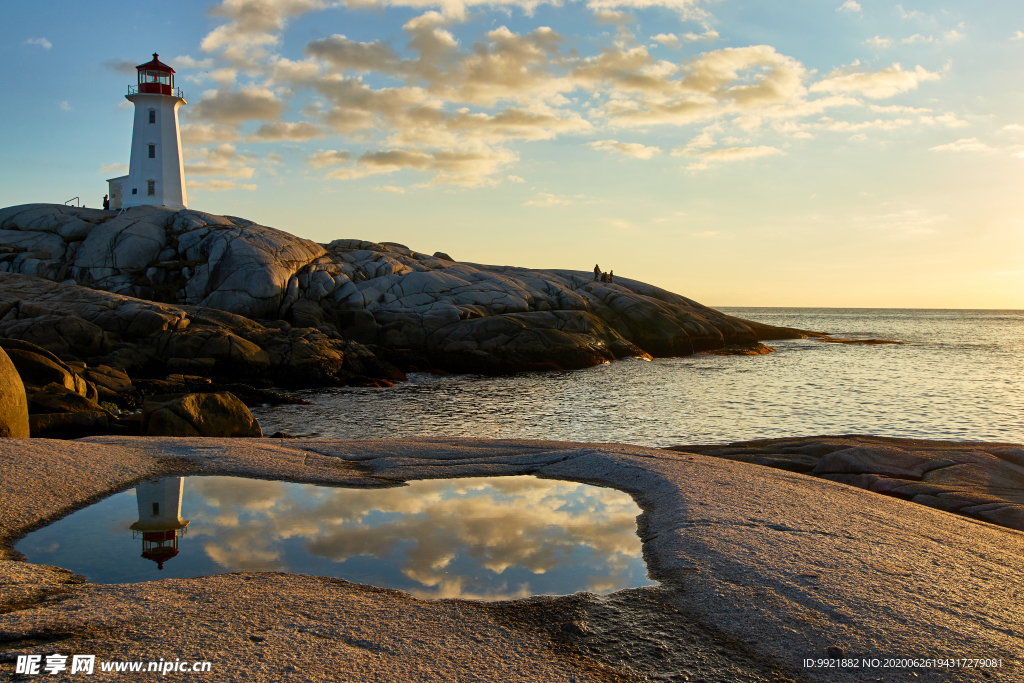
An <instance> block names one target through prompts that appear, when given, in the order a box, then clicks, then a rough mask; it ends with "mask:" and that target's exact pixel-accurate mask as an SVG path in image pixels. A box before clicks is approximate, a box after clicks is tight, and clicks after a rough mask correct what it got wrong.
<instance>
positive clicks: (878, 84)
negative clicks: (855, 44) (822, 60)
mask: <svg viewBox="0 0 1024 683" xmlns="http://www.w3.org/2000/svg"><path fill="white" fill-rule="evenodd" d="M858 66H859V65H858V64H857V63H856V62H855V63H854V64H853V65H851V66H850V67H844V68H842V69H836V70H835V71H832V72H831V73H829V74H828V75H827V76H825V78H824V79H823V80H821V81H818V82H817V83H815V84H814V85H812V86H811V88H810V90H811V92H829V93H851V94H859V95H863V96H864V97H867V98H870V99H873V100H877V99H884V98H886V97H892V96H893V95H898V94H899V93H902V92H907V91H908V90H914V89H916V88H917V86H918V85H919V84H921V83H923V82H925V81H936V80H938V79H939V74H937V73H933V72H931V71H928V70H927V69H925V68H924V67H922V66H920V65H918V66H917V67H916V68H915V69H914V70H913V71H904V70H903V68H902V67H901V66H900V65H899V63H898V62H897V63H893V65H892V66H890V67H888V68H885V69H882V70H880V71H874V72H870V71H857V70H855V69H856V68H857V67H858Z"/></svg>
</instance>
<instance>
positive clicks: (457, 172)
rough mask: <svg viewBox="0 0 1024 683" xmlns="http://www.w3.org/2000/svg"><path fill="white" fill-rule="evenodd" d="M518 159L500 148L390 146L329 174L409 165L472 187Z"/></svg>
mask: <svg viewBox="0 0 1024 683" xmlns="http://www.w3.org/2000/svg"><path fill="white" fill-rule="evenodd" d="M518 159H519V157H518V156H517V155H516V154H515V153H513V152H509V151H507V150H502V149H489V148H481V149H469V150H430V151H427V150H419V149H408V150H404V149H390V150H385V151H379V152H366V153H364V154H362V155H360V156H359V158H358V159H356V163H355V166H354V167H353V168H348V169H340V170H337V171H332V172H330V173H328V177H331V178H337V179H340V180H351V179H355V178H363V177H366V176H370V175H378V174H387V173H395V172H396V171H401V170H405V169H410V170H415V171H427V172H432V173H434V177H433V178H432V180H431V182H432V183H434V184H453V185H465V186H469V187H472V186H478V185H485V184H493V182H492V181H489V176H491V175H493V174H494V173H496V172H497V171H498V170H500V169H501V168H502V167H503V166H506V165H508V164H510V163H512V162H514V161H517V160H518Z"/></svg>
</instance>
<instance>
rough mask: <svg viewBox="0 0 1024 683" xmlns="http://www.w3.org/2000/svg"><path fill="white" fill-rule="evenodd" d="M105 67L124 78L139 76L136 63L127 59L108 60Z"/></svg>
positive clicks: (104, 64)
mask: <svg viewBox="0 0 1024 683" xmlns="http://www.w3.org/2000/svg"><path fill="white" fill-rule="evenodd" d="M103 67H104V68H106V69H110V70H111V71H113V72H114V73H119V74H121V75H123V76H135V75H136V74H138V71H137V70H136V68H135V62H129V61H128V60H127V59H116V58H112V59H108V60H106V61H105V62H103Z"/></svg>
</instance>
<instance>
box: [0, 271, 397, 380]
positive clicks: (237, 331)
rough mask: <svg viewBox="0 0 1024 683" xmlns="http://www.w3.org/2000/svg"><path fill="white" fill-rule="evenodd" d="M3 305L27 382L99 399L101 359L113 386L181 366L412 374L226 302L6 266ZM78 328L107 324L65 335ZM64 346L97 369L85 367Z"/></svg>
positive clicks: (278, 375) (5, 337)
mask: <svg viewBox="0 0 1024 683" xmlns="http://www.w3.org/2000/svg"><path fill="white" fill-rule="evenodd" d="M0 311H2V312H3V313H4V314H3V316H2V317H0V347H3V348H5V349H6V350H7V351H8V354H9V355H11V359H12V361H13V362H14V364H15V366H16V367H18V369H19V372H21V374H22V378H23V379H24V380H25V383H26V384H27V385H31V386H33V387H42V386H45V385H46V384H49V383H50V382H57V383H60V384H63V385H64V386H66V387H67V388H68V389H72V390H75V391H78V392H79V393H81V394H82V395H83V396H87V397H88V398H91V399H93V400H95V398H94V394H90V392H94V393H95V392H97V390H96V388H95V385H94V384H93V381H92V379H91V378H92V377H97V378H98V376H99V374H100V373H99V371H98V370H96V368H99V367H100V366H106V367H107V368H108V369H107V370H105V371H103V373H102V374H103V375H104V376H105V378H104V379H97V381H100V384H102V385H105V391H107V390H109V391H110V392H112V393H121V392H123V391H125V390H126V388H127V386H128V385H129V384H130V380H129V376H131V377H140V378H154V379H162V378H164V377H165V376H166V375H167V374H169V373H171V374H173V373H179V374H180V373H182V372H185V373H186V374H190V375H194V374H203V375H207V376H210V377H212V378H215V379H219V380H222V381H224V382H240V381H249V382H250V383H251V382H257V383H266V382H269V383H271V384H278V385H280V386H285V387H315V386H341V385H345V384H358V385H366V384H373V383H374V382H377V381H379V382H391V381H395V380H401V379H404V375H403V374H402V373H401V372H399V371H398V370H397V369H396V368H395V367H394V366H393V365H391V364H390V363H388V362H385V361H382V360H381V359H379V358H378V357H377V356H376V355H375V354H374V353H373V352H372V351H371V350H370V349H368V348H367V347H365V346H363V345H362V344H360V343H358V342H355V341H351V340H346V339H341V338H340V337H339V336H338V335H337V334H336V333H334V334H331V333H330V331H329V330H328V331H326V332H325V331H321V330H317V329H313V328H293V327H291V326H290V325H288V324H287V323H283V322H281V323H279V324H276V325H268V326H265V325H263V324H261V323H259V322H256V321H254V320H251V319H249V318H245V317H242V316H239V315H236V314H232V313H227V312H225V311H221V310H217V309H209V308H202V307H198V306H176V305H170V304H159V303H154V302H150V301H144V300H139V299H135V298H131V297H128V296H124V295H117V294H112V293H109V292H105V291H102V290H97V289H90V288H86V287H79V286H74V285H64V284H58V283H55V282H50V281H47V280H44V279H41V278H35V277H29V276H24V275H15V274H10V273H7V274H0ZM70 328H73V329H76V330H81V329H86V330H92V329H93V328H96V329H98V330H99V332H98V333H96V334H90V335H85V334H82V335H78V336H73V335H70V334H65V335H62V334H61V330H66V329H70ZM25 336H31V338H32V339H34V340H35V341H36V344H33V343H30V342H27V341H24V340H23V338H24V337H25ZM58 354H59V355H60V356H61V357H63V358H66V359H68V360H70V361H73V362H84V363H86V364H87V366H89V367H87V368H82V369H80V370H81V372H80V373H79V372H76V371H75V370H73V369H72V368H71V367H70V366H69V365H68V364H67V363H66V362H65V361H64V360H62V359H61V357H58ZM80 374H81V375H82V376H79V375H80ZM83 376H84V377H85V379H83ZM87 380H88V381H87ZM90 387H91V389H90ZM105 395H106V396H108V397H109V395H110V394H107V393H105Z"/></svg>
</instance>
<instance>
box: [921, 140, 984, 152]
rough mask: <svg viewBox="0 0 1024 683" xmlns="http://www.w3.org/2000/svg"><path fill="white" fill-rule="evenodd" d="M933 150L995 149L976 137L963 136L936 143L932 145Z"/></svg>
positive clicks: (979, 150)
mask: <svg viewBox="0 0 1024 683" xmlns="http://www.w3.org/2000/svg"><path fill="white" fill-rule="evenodd" d="M931 151H933V152H993V151H995V150H994V149H993V148H992V147H989V146H988V145H986V144H985V143H984V142H981V141H980V140H978V138H963V139H961V140H957V141H956V142H948V143H946V144H945V145H938V146H936V147H932V148H931Z"/></svg>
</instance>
